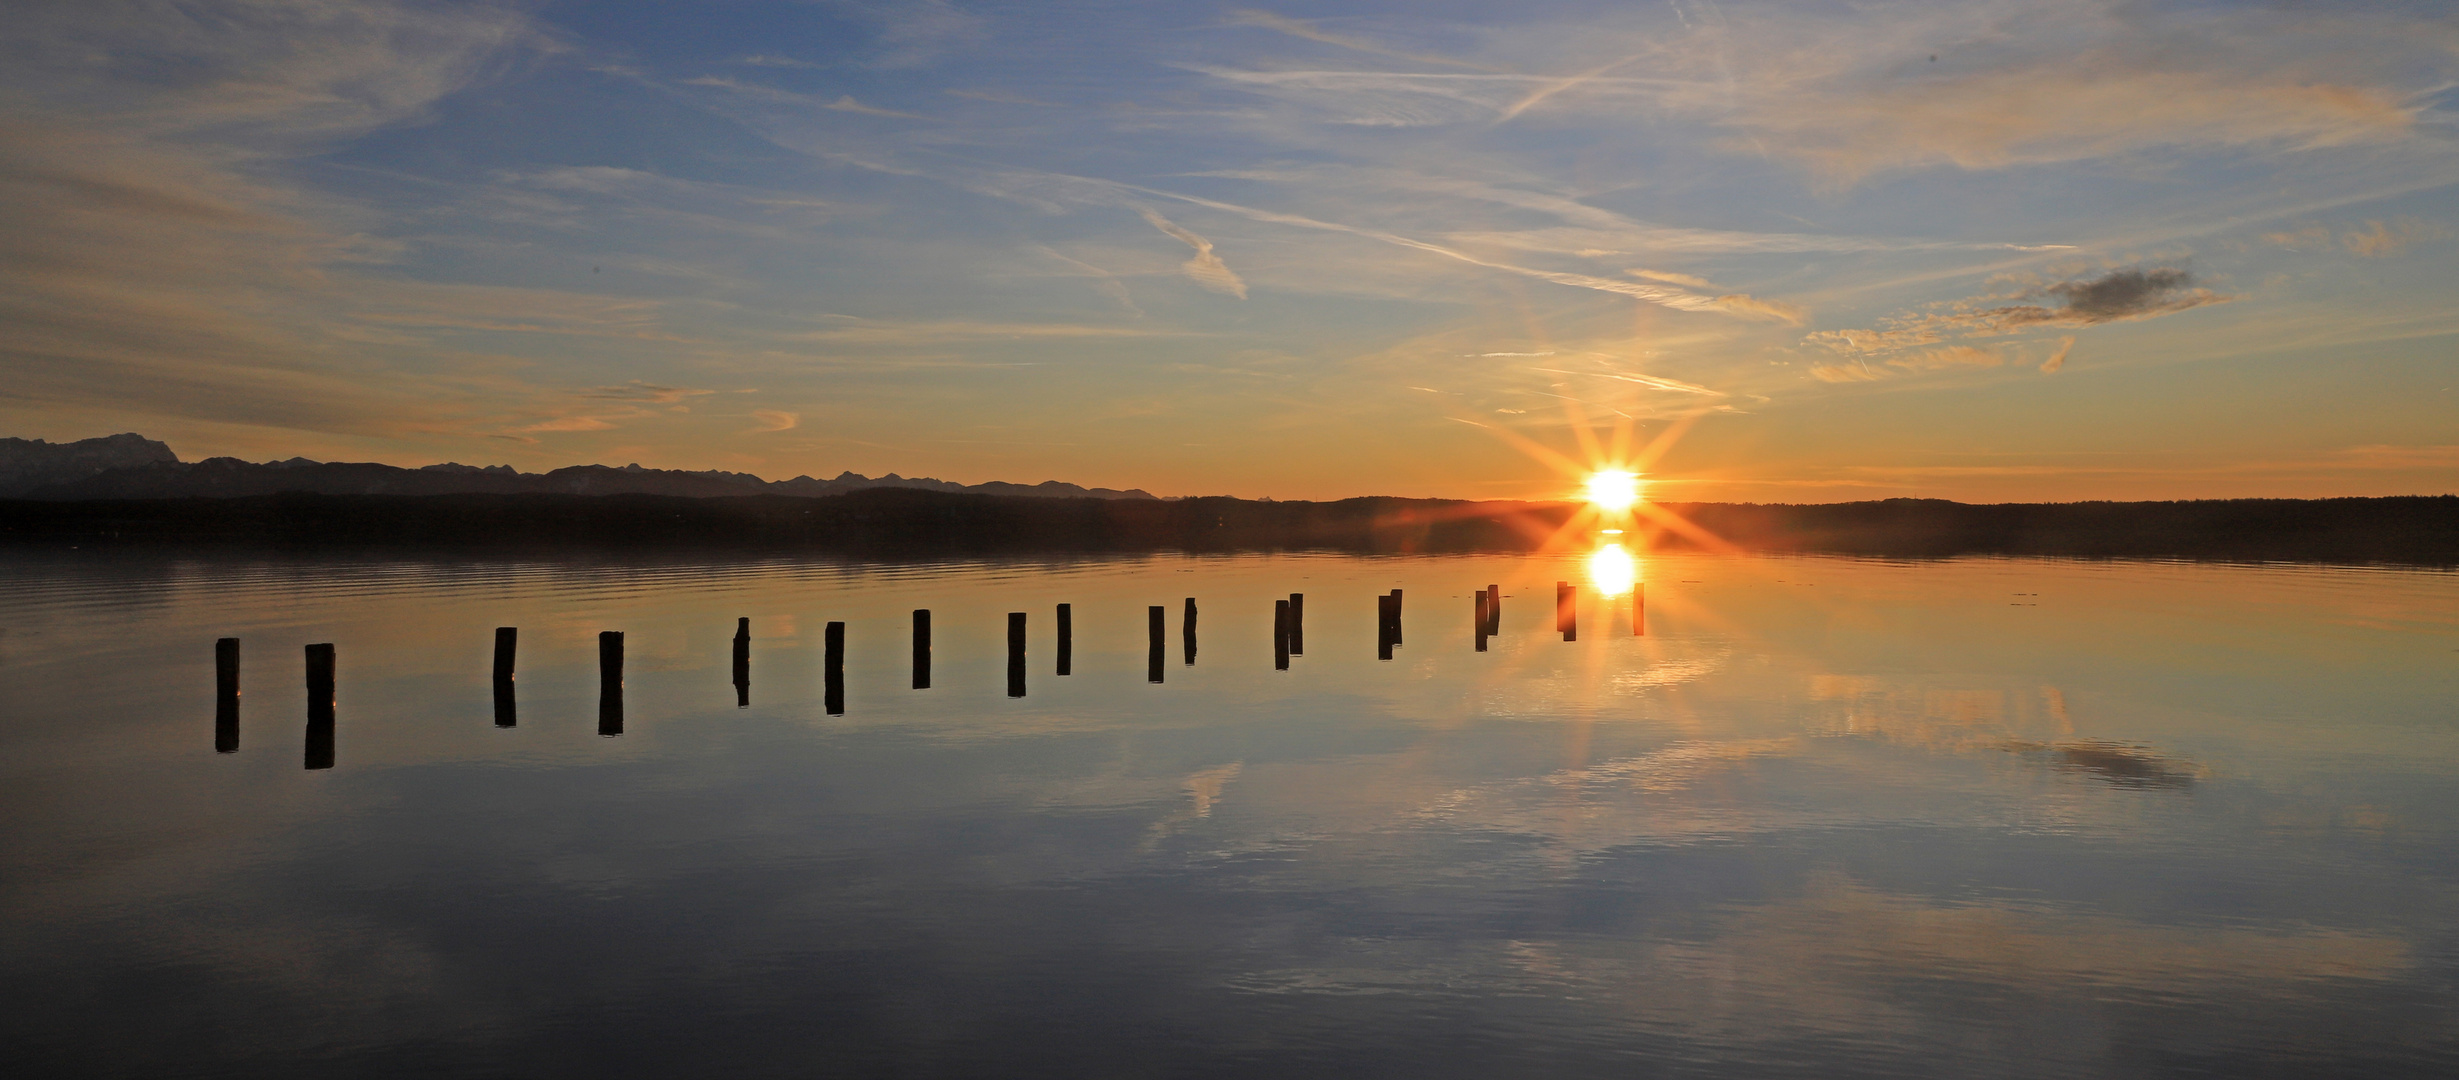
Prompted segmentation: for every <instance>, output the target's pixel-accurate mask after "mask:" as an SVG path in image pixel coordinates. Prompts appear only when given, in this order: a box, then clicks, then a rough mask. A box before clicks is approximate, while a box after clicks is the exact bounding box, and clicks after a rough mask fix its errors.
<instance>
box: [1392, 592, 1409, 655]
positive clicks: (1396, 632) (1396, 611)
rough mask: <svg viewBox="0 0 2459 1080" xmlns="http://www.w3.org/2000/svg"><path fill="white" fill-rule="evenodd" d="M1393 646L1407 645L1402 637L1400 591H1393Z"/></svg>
mask: <svg viewBox="0 0 2459 1080" xmlns="http://www.w3.org/2000/svg"><path fill="white" fill-rule="evenodd" d="M1392 644H1394V645H1406V644H1408V642H1406V641H1404V640H1402V638H1401V636H1400V590H1398V589H1394V590H1392Z"/></svg>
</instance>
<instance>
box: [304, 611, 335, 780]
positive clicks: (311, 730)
mask: <svg viewBox="0 0 2459 1080" xmlns="http://www.w3.org/2000/svg"><path fill="white" fill-rule="evenodd" d="M307 767H308V768H310V769H330V768H332V767H333V646H332V644H331V643H329V642H328V643H325V644H321V645H310V646H308V647H307Z"/></svg>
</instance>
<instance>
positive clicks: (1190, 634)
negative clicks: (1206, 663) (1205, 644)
mask: <svg viewBox="0 0 2459 1080" xmlns="http://www.w3.org/2000/svg"><path fill="white" fill-rule="evenodd" d="M1178 640H1179V648H1180V651H1181V652H1184V653H1186V655H1187V666H1188V667H1194V666H1195V598H1194V597H1192V596H1190V597H1188V598H1187V618H1186V620H1185V624H1184V625H1182V626H1180V627H1179V630H1178Z"/></svg>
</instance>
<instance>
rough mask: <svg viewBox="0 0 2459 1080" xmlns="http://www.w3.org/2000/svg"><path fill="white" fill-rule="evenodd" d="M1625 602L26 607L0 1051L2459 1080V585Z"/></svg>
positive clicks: (701, 585)
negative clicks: (1017, 685) (502, 640)
mask: <svg viewBox="0 0 2459 1080" xmlns="http://www.w3.org/2000/svg"><path fill="white" fill-rule="evenodd" d="M1594 569H1595V568H1594V567H1593V566H1592V560H1591V559H1590V557H1589V556H1588V555H1587V554H1586V553H1568V554H1564V555H1560V556H1548V555H1534V556H1475V557H1469V556H1462V557H1440V558H1433V557H1424V558H1421V557H1381V558H1377V557H1353V556H1336V555H1299V554H1289V555H1241V556H1219V557H1180V556H1156V557H1145V558H1119V559H1098V560H1053V561H1045V562H1033V561H985V562H958V563H941V564H930V565H885V564H852V563H834V562H798V561H791V560H782V559H769V560H743V561H728V560H725V559H721V558H711V559H707V560H700V561H694V560H690V559H673V560H664V561H660V560H646V559H634V560H620V559H606V560H598V561H592V560H587V559H572V560H564V561H498V562H487V561H475V562H455V561H443V560H441V559H434V560H428V559H417V558H405V559H379V558H366V559H347V558H322V559H320V558H307V557H301V558H273V557H265V558H249V557H240V556H203V555H177V554H165V553H159V552H154V553H148V552H129V551H93V550H83V551H78V550H65V549H57V550H45V551H39V552H38V551H29V550H18V551H14V552H8V553H0V582H5V588H4V589H0V770H4V771H5V778H4V779H0V800H4V805H5V812H4V813H0V853H4V854H5V863H4V864H0V865H5V876H4V879H0V970H5V975H4V976H0V979H4V980H5V982H4V983H0V994H4V995H5V1001H4V1002H0V1005H4V1006H5V1007H4V1008H0V1033H5V1034H4V1035H0V1040H4V1041H5V1046H6V1048H7V1051H8V1056H9V1057H10V1058H11V1059H12V1060H13V1061H15V1062H16V1063H17V1065H16V1067H15V1070H13V1071H16V1072H17V1074H18V1075H26V1076H33V1075H41V1076H70V1075H102V1076H144V1077H186V1076H246V1077H282V1076H317V1077H329V1076H343V1075H348V1076H524V1077H541V1076H589V1077H602V1076H610V1075H637V1076H729V1077H741V1076H806V1075H864V1076H868V1075H895V1076H903V1077H923V1076H951V1077H953V1076H1022V1075H1049V1076H1070V1077H1103V1076H1230V1075H1238V1076H1274V1077H1288V1076H1325V1077H1363V1076H1395V1077H1412V1078H1419V1077H1437V1076H1441V1077H1451V1076H1461V1077H1512V1076H1531V1077H1536V1076H1543V1077H1566V1076H1582V1077H1584V1076H1613V1077H1626V1076H1703V1077H1725V1076H1730V1077H1770V1076H1816V1077H1844V1076H1937V1077H1972V1076H2010V1077H2100V1076H2174V1075H2218V1076H2232V1077H2246V1076H2354V1075H2363V1076H2375V1077H2383V1076H2436V1077H2446V1076H2451V1075H2459V575H2455V574H2452V573H2449V572H2442V571H2434V570H2417V569H2381V568H2337V567H2316V566H2286V565H2265V566H2239V565H2205V564H2185V563H2156V562H2080V561H2052V560H2018V559H1962V560H1954V561H1944V562H1918V563H1916V562H1886V561H1875V560H1852V559H1842V558H1816V557H1800V558H1761V557H1744V556H1711V555H1682V556H1643V557H1641V558H1640V559H1639V560H1638V562H1637V565H1636V567H1635V571H1636V573H1637V574H1638V576H1639V577H1640V579H1641V580H1642V581H1644V582H1645V593H1644V596H1645V611H1644V627H1645V631H1646V632H1645V634H1644V635H1642V634H1634V633H1633V632H1632V630H1633V626H1632V618H1631V616H1632V613H1631V610H1630V605H1629V601H1628V599H1627V598H1626V599H1613V600H1603V601H1601V600H1600V599H1599V597H1598V590H1597V588H1596V583H1595V580H1594V578H1593V571H1594ZM1561 580H1569V581H1573V582H1575V583H1576V584H1577V585H1578V586H1579V587H1580V590H1581V591H1580V594H1579V598H1578V613H1577V619H1578V624H1577V634H1576V640H1571V641H1566V640H1564V636H1563V635H1561V634H1559V633H1556V632H1554V625H1555V624H1554V618H1555V611H1554V589H1555V582H1557V581H1561ZM1488 584H1496V585H1500V586H1501V591H1502V593H1503V594H1504V599H1503V600H1502V603H1501V610H1500V616H1499V626H1498V632H1497V633H1496V635H1495V636H1494V637H1493V638H1492V640H1491V642H1490V644H1489V647H1488V649H1487V651H1484V652H1480V651H1477V648H1476V642H1475V629H1476V627H1475V621H1476V620H1475V618H1474V613H1475V610H1476V609H1475V600H1474V596H1475V593H1476V591H1477V590H1479V589H1481V588H1483V587H1485V586H1486V585H1488ZM1392 589H1401V590H1403V601H1402V604H1403V607H1402V616H1401V619H1402V622H1401V626H1402V640H1401V643H1400V644H1399V645H1398V646H1397V647H1396V648H1394V649H1393V650H1392V653H1391V659H1390V660H1388V661H1386V660H1381V659H1378V648H1377V644H1378V643H1377V636H1378V635H1377V626H1378V621H1377V618H1378V617H1377V601H1376V596H1377V595H1378V594H1383V593H1387V592H1389V591H1390V590H1392ZM1293 592H1296V593H1302V594H1304V596H1305V600H1304V604H1303V610H1304V621H1303V628H1304V642H1303V651H1302V653H1301V654H1300V655H1297V656H1294V657H1292V658H1291V659H1290V661H1289V666H1288V667H1287V669H1286V670H1279V669H1276V667H1275V657H1274V635H1273V627H1274V600H1275V599H1276V598H1286V597H1287V596H1288V595H1289V594H1290V593H1293ZM1190 597H1192V598H1194V599H1195V601H1196V603H1197V605H1198V611H1199V616H1198V633H1197V647H1196V649H1195V651H1194V655H1193V663H1192V664H1190V663H1188V662H1186V652H1185V648H1184V646H1185V642H1184V640H1183V638H1182V626H1181V619H1182V615H1183V605H1184V603H1185V601H1186V599H1187V598H1190ZM1062 603H1064V604H1068V605H1070V607H1071V611H1072V616H1073V624H1072V639H1071V646H1072V648H1071V657H1070V660H1071V670H1070V673H1069V674H1067V675H1065V676H1061V675H1058V674H1056V636H1055V626H1054V623H1055V614H1056V607H1057V605H1059V604H1062ZM1155 605H1158V606H1161V607H1163V608H1164V609H1165V611H1164V614H1165V620H1166V638H1167V640H1166V650H1165V656H1164V658H1163V659H1164V663H1163V665H1162V668H1161V674H1162V676H1163V678H1162V681H1161V682H1159V683H1154V682H1152V681H1150V677H1149V676H1150V674H1151V672H1150V671H1149V670H1148V664H1149V663H1150V659H1151V657H1150V653H1149V649H1148V637H1147V628H1148V622H1147V620H1148V609H1149V608H1150V607H1152V606H1155ZM917 608H922V609H929V610H930V612H931V613H932V624H933V640H932V643H931V661H932V670H931V686H930V687H929V688H928V689H922V690H917V689H913V688H912V686H911V683H912V682H913V679H912V674H913V672H912V668H911V657H912V651H913V649H912V620H913V616H912V612H913V610H914V609H917ZM1010 612H1022V613H1024V614H1025V634H1026V638H1025V665H1024V671H1023V675H1024V678H1025V685H1024V687H1023V688H1022V689H1023V690H1024V691H1025V693H1024V696H1022V697H1012V696H1010V694H1009V690H1010V686H1009V673H1008V663H1007V635H1008V618H1009V613H1010ZM740 618H747V619H748V620H749V627H750V643H749V669H750V673H749V682H748V687H747V689H746V690H745V692H744V696H745V697H747V699H748V704H738V702H739V701H740V700H742V698H738V692H737V689H736V687H735V686H734V685H733V679H732V658H731V651H732V648H733V646H732V639H733V638H734V636H735V633H736V629H737V625H738V624H737V620H738V619H740ZM831 622H841V623H843V625H844V631H843V633H844V643H845V644H844V653H843V656H844V661H843V665H844V675H843V702H842V710H841V712H835V713H832V712H831V710H830V709H829V708H828V705H829V702H828V701H827V700H826V699H827V696H828V695H827V693H826V689H825V688H826V685H827V683H828V679H827V677H826V673H825V671H824V670H823V669H824V666H825V664H824V655H825V649H824V638H825V636H826V629H825V628H826V626H827V624H828V623H831ZM498 626H516V627H518V628H519V653H518V657H519V659H518V665H519V666H518V675H517V679H516V682H515V687H516V689H515V698H514V701H513V702H512V706H513V707H512V709H511V710H510V712H509V713H508V714H504V715H500V716H499V712H498V710H497V708H496V706H495V699H494V696H493V693H492V689H491V682H490V662H491V654H492V649H493V641H494V630H495V628H496V627H498ZM609 630H614V631H621V632H623V634H624V635H625V636H624V650H625V652H624V664H625V667H624V671H623V681H622V684H621V692H620V701H619V703H615V702H608V701H602V699H601V689H602V687H601V681H600V670H599V651H598V650H599V642H598V636H599V634H600V633H601V632H602V631H609ZM223 637H234V638H238V639H240V640H241V643H242V644H241V649H242V652H241V663H242V669H241V670H242V675H241V680H242V681H241V687H242V697H241V699H240V705H239V708H238V713H237V716H236V723H235V725H233V724H228V723H225V724H222V725H220V728H221V730H217V719H216V691H215V686H216V683H215V641H216V639H218V638H223ZM318 643H331V644H332V645H333V646H334V650H335V654H336V686H335V690H334V698H333V721H332V724H331V725H330V726H329V727H328V728H326V729H325V731H326V732H327V736H328V741H327V742H326V743H325V745H324V746H323V747H322V748H321V750H322V752H323V753H324V754H325V755H326V757H327V760H329V763H330V764H329V767H320V768H309V767H306V766H308V765H311V764H323V763H324V762H321V761H318V760H317V755H318V751H319V749H320V748H319V747H317V746H314V745H312V744H311V739H310V730H309V724H308V720H307V715H308V708H309V701H308V694H307V690H306V687H305V680H304V667H303V655H304V653H303V649H304V647H305V646H307V645H311V644H318ZM609 705H614V706H615V708H616V709H619V715H616V714H614V713H612V712H610V710H609V708H608V706H609ZM499 720H508V721H511V723H510V724H509V726H506V725H504V724H502V723H500V722H499ZM610 720H612V721H613V723H612V725H611V726H610V725H609V723H608V722H609V721H610ZM218 748H219V749H218ZM222 750H227V751H228V752H221V751H222Z"/></svg>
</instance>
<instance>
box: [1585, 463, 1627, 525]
mask: <svg viewBox="0 0 2459 1080" xmlns="http://www.w3.org/2000/svg"><path fill="white" fill-rule="evenodd" d="M1588 501H1589V502H1591V503H1595V504H1596V507H1597V509H1599V510H1604V511H1608V512H1611V513H1616V514H1620V513H1624V512H1626V511H1628V510H1630V509H1631V506H1632V505H1633V504H1634V503H1637V502H1638V501H1639V475H1638V474H1637V473H1633V472H1631V471H1630V470H1628V469H1599V470H1597V471H1596V472H1592V473H1589V474H1588Z"/></svg>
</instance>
